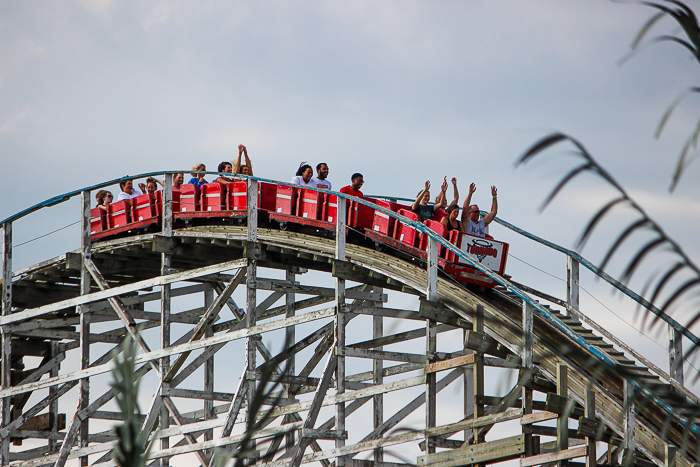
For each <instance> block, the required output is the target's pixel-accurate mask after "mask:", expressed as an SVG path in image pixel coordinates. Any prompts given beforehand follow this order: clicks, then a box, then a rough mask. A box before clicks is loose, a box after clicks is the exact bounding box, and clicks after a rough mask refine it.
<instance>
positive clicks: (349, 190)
mask: <svg viewBox="0 0 700 467" xmlns="http://www.w3.org/2000/svg"><path fill="white" fill-rule="evenodd" d="M350 179H351V180H352V185H348V186H344V187H343V188H341V189H340V192H341V193H344V194H346V195H351V196H356V197H358V198H364V197H365V195H363V194H362V192H361V191H360V188H362V185H364V184H365V179H364V177H363V176H362V174H360V173H354V174H352V177H350Z"/></svg>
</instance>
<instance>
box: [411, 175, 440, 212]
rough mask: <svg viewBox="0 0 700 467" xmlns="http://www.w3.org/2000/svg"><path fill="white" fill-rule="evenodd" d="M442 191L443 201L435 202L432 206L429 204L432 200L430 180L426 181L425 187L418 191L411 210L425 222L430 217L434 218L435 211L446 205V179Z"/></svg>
mask: <svg viewBox="0 0 700 467" xmlns="http://www.w3.org/2000/svg"><path fill="white" fill-rule="evenodd" d="M441 191H442V195H443V196H442V198H441V201H440V202H439V203H435V204H434V205H432V206H429V205H428V201H430V180H428V181H426V182H425V189H423V190H421V191H420V192H419V193H418V197H417V198H416V201H415V202H414V203H413V205H412V206H411V210H412V211H413V212H415V213H416V214H417V215H418V218H419V219H420V221H421V222H425V221H427V220H428V219H432V218H433V213H434V212H435V211H437V210H439V209H440V208H442V207H444V206H445V196H444V193H445V191H447V180H445V181H444V182H443V183H442V187H441Z"/></svg>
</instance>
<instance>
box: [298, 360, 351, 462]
mask: <svg viewBox="0 0 700 467" xmlns="http://www.w3.org/2000/svg"><path fill="white" fill-rule="evenodd" d="M337 365H338V357H337V356H336V355H334V353H333V352H331V353H330V354H329V355H328V361H327V362H326V368H325V369H324V370H323V376H322V377H321V382H320V383H319V385H318V388H317V389H316V393H315V394H314V398H313V400H312V401H311V405H310V407H309V413H308V415H307V416H306V420H305V421H304V425H303V427H304V428H309V429H312V428H313V427H314V425H315V424H316V418H318V412H319V410H321V406H322V405H323V402H324V399H325V396H326V391H328V387H329V386H330V384H331V378H332V377H333V374H334V373H335V370H336V368H337ZM336 399H338V398H336ZM336 402H338V401H336ZM336 423H337V417H336ZM336 426H337V425H336ZM338 431H341V430H338ZM343 431H344V430H343ZM341 432H342V431H341ZM308 445H309V440H308V439H306V438H300V439H299V442H298V443H297V445H296V447H295V449H294V451H293V453H292V456H291V466H292V467H299V465H301V461H302V458H303V457H304V451H305V450H306V447H307V446H308Z"/></svg>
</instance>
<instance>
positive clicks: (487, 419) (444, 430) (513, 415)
mask: <svg viewBox="0 0 700 467" xmlns="http://www.w3.org/2000/svg"><path fill="white" fill-rule="evenodd" d="M522 416H523V410H522V409H515V410H509V411H507V412H501V413H496V414H491V415H484V416H483V417H479V418H473V419H470V420H462V421H460V422H456V423H450V424H448V425H441V426H438V427H435V428H430V429H429V430H426V431H427V432H428V433H429V434H430V436H440V435H451V434H452V433H457V432H458V431H461V430H464V429H470V428H479V427H482V426H491V425H493V424H496V423H502V422H508V421H511V420H517V419H518V418H520V417H522Z"/></svg>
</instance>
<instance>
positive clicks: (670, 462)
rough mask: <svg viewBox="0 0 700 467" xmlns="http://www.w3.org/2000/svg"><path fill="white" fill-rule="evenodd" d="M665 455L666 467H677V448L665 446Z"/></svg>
mask: <svg viewBox="0 0 700 467" xmlns="http://www.w3.org/2000/svg"><path fill="white" fill-rule="evenodd" d="M664 454H665V459H664V467H676V457H677V456H676V447H675V446H669V445H668V444H667V445H666V446H664Z"/></svg>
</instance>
